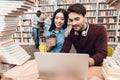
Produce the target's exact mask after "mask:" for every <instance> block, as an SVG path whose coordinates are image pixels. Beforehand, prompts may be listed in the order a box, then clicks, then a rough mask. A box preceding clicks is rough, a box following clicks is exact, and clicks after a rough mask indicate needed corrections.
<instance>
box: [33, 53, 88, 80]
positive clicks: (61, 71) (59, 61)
mask: <svg viewBox="0 0 120 80" xmlns="http://www.w3.org/2000/svg"><path fill="white" fill-rule="evenodd" d="M34 56H35V60H36V63H37V68H38V72H39V76H40V78H47V80H87V73H88V62H89V55H88V54H82V53H81V54H74V53H73V54H71V53H69V54H67V53H42V52H35V53H34ZM73 75H74V76H73ZM63 78H64V79H63Z"/></svg>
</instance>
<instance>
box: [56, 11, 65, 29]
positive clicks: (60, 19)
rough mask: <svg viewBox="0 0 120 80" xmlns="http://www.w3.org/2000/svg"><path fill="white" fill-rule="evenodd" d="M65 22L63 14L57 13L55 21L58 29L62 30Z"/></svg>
mask: <svg viewBox="0 0 120 80" xmlns="http://www.w3.org/2000/svg"><path fill="white" fill-rule="evenodd" d="M64 22H65V19H64V15H63V13H62V12H59V13H57V14H56V16H55V20H54V23H55V26H56V28H58V29H61V28H62V27H63V25H64Z"/></svg>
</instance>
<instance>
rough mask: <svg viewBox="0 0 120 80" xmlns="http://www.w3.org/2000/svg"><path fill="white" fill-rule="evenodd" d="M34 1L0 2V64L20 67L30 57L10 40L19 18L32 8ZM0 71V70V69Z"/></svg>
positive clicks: (0, 0)
mask: <svg viewBox="0 0 120 80" xmlns="http://www.w3.org/2000/svg"><path fill="white" fill-rule="evenodd" d="M34 1H35V0H0V62H2V63H9V64H14V65H22V64H23V63H25V62H26V61H27V60H29V59H30V57H31V56H30V55H29V54H28V53H27V52H26V51H25V50H24V49H23V48H22V47H21V46H20V45H19V44H17V43H14V40H12V35H13V33H14V32H15V31H16V28H17V26H18V25H19V16H20V15H22V14H24V13H25V12H26V11H28V9H31V8H32V7H33V6H34ZM0 69H1V68H0Z"/></svg>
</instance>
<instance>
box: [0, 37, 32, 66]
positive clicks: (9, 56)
mask: <svg viewBox="0 0 120 80" xmlns="http://www.w3.org/2000/svg"><path fill="white" fill-rule="evenodd" d="M30 57H31V56H30V55H29V54H28V53H27V52H26V51H25V50H24V49H23V48H22V47H21V46H20V45H19V44H17V43H14V41H13V40H12V39H10V40H6V41H3V42H1V43H0V62H4V63H9V64H14V65H22V64H23V63H25V62H26V61H27V60H29V59H30Z"/></svg>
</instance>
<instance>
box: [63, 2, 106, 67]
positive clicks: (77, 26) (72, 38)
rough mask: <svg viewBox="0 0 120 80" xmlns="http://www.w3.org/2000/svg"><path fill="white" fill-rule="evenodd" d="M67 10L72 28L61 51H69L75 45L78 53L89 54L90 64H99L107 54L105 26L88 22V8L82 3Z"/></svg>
mask: <svg viewBox="0 0 120 80" xmlns="http://www.w3.org/2000/svg"><path fill="white" fill-rule="evenodd" d="M67 12H68V17H69V22H70V25H71V27H72V29H71V31H70V34H69V35H68V37H66V38H65V42H64V45H63V48H62V50H61V52H65V53H69V51H70V49H71V46H72V45H73V46H74V47H75V49H76V52H77V53H78V54H80V53H86V54H89V56H90V59H89V66H97V65H99V64H100V63H102V61H103V59H104V58H105V57H106V55H107V34H106V29H105V27H104V26H101V25H97V24H89V23H87V22H86V9H85V7H84V6H83V5H82V4H79V3H76V4H73V5H71V6H70V7H69V8H68V10H67Z"/></svg>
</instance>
